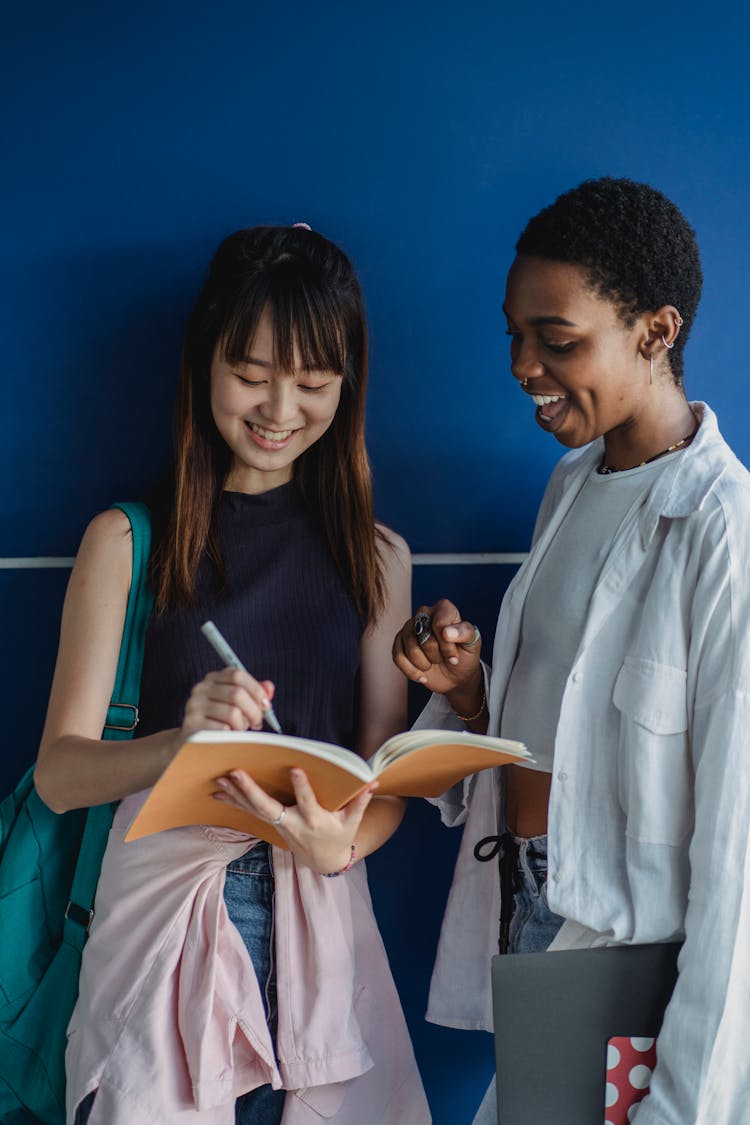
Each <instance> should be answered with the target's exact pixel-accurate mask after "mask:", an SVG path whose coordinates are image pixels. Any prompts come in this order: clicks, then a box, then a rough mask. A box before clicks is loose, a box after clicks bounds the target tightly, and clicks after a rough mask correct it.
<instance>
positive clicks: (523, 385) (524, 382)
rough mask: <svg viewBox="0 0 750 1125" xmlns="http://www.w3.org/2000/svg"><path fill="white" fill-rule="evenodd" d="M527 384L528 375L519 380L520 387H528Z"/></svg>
mask: <svg viewBox="0 0 750 1125" xmlns="http://www.w3.org/2000/svg"><path fill="white" fill-rule="evenodd" d="M528 385H529V378H528V376H526V378H525V379H522V380H521V386H522V387H528Z"/></svg>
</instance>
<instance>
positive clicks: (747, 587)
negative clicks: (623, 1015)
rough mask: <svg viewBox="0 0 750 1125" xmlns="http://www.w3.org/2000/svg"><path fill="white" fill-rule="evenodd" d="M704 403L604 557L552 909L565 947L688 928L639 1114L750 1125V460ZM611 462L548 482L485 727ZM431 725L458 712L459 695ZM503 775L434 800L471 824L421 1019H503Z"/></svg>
mask: <svg viewBox="0 0 750 1125" xmlns="http://www.w3.org/2000/svg"><path fill="white" fill-rule="evenodd" d="M693 408H694V409H695V411H696V413H697V414H698V415H699V416H701V417H702V423H701V426H700V429H699V431H698V433H697V435H696V437H695V439H694V441H693V443H692V444H691V446H690V447H689V448H688V449H686V450H685V451H683V452H681V453H678V454H675V455H674V456H673V457H671V458H670V464H669V465H668V466H667V467H665V470H664V472H663V473H661V474H660V475H659V476H658V478H657V479H656V481H655V482H654V484H653V486H652V487H651V489H650V490H649V491H648V493H647V494H646V496H645V497H644V500H643V503H642V504H641V505H640V506H639V507H637V508H636V509H635V510H632V511H631V512H630V513H629V514H628V515H627V516H626V517H625V519H624V521H623V523H622V525H621V526H620V528H619V530H618V531H617V533H616V535H615V536H614V538H613V540H612V544H611V549H610V551H609V553H608V556H607V558H606V560H605V562H604V565H603V567H602V569H601V573H600V575H599V579H598V581H597V583H596V586H595V589H594V593H593V596H592V599H591V603H590V607H589V612H588V616H587V619H586V621H585V623H584V627H583V633H582V637H581V642H580V645H579V648H578V652H577V654H576V657H575V659H574V662H573V666H572V668H571V672H570V675H569V677H568V680H567V683H566V685H565V689H564V692H563V697H562V703H561V707H560V716H559V722H558V726H557V734H556V739H555V751H554V771H553V779H552V791H551V797H550V807H549V885H548V895H549V904H550V907H551V909H552V910H554V911H555V912H557V913H559V914H561V915H563V916H564V917H565V918H566V919H567V920H568V921H566V924H565V925H564V926H563V929H562V930H561V931H560V934H559V935H558V938H557V939H556V941H555V943H554V947H555V948H562V947H566V946H570V945H575V944H607V943H612V942H627V943H631V942H649V941H668V940H673V939H680V938H683V937H684V939H685V942H684V946H683V949H682V953H681V955H680V962H679V970H680V971H679V978H678V981H677V985H676V988H675V992H674V995H673V997H672V1000H671V1002H670V1004H669V1006H668V1009H667V1013H666V1016H665V1020H664V1025H663V1027H662V1031H661V1034H660V1036H659V1039H658V1043H657V1052H658V1064H657V1067H656V1070H655V1071H654V1075H653V1078H652V1083H651V1088H650V1093H649V1095H648V1097H647V1098H646V1099H645V1100H644V1101H643V1102H641V1104H640V1106H639V1107H638V1110H637V1112H636V1114H635V1116H634V1118H633V1120H634V1121H635V1122H637V1125H692V1123H695V1125H742V1123H743V1122H745V1121H750V880H749V873H750V856H749V854H748V853H749V851H750V474H748V472H747V470H746V469H745V468H744V467H743V466H742V465H741V464H740V463H739V461H738V460H737V459H736V458H735V456H734V455H733V454H732V452H731V450H730V449H729V447H728V446H727V445H726V443H725V442H724V440H723V438H722V437H721V435H720V433H719V430H718V426H717V423H716V418H715V416H714V414H713V413H712V411H711V410H710V409H709V408H708V407H706V406H704V404H702V403H694V404H693ZM601 456H602V444H601V441H598V442H595V443H593V444H592V445H591V446H589V447H586V448H585V449H583V450H576V451H574V452H572V453H569V454H567V455H566V456H565V457H563V459H562V461H561V462H560V464H559V465H558V466H557V468H556V469H555V471H554V473H553V475H552V478H551V480H550V483H549V485H548V487H547V491H546V493H545V496H544V499H543V501H542V506H541V509H540V513H539V518H538V521H537V527H536V531H535V535H534V543H533V546H532V550H531V553H530V555H529V558H528V560H527V561H526V563H525V564H524V565H523V566H522V567H521V569H520V570H519V572H518V574H517V575H516V577H515V579H514V581H513V583H512V585H511V586H510V588H509V590H508V592H507V594H506V597H505V599H504V601H503V605H502V608H501V611H500V618H499V621H498V627H497V634H496V640H495V651H494V656H493V670H492V675H491V681H490V691H489V708H490V725H489V733H490V734H494V733H497V731H498V728H499V718H500V716H501V715H502V709H503V702H504V697H505V691H506V688H507V684H508V679H509V676H510V672H511V669H512V667H513V662H514V660H515V654H516V650H517V646H518V642H519V633H520V624H521V617H522V610H523V604H524V599H525V598H526V595H527V592H528V590H529V585H530V583H531V580H532V578H533V576H534V573H535V570H536V568H537V566H538V565H539V561H540V559H541V557H542V556H543V554H544V551H545V550H546V547H547V545H548V544H549V542H550V541H551V539H552V537H553V536H554V535H555V533H556V532H557V530H558V528H559V527H560V524H561V523H562V520H563V519H564V518H565V515H566V513H567V512H568V510H569V509H570V506H571V504H572V503H573V500H574V499H575V497H576V495H577V494H578V492H579V490H580V488H581V487H582V486H583V483H584V482H585V480H586V478H587V476H588V474H589V473H590V472H591V470H592V467H593V466H594V465H595V464H596V463H597V462H598V461H599V460H600V459H601ZM550 628H554V622H551V623H550ZM419 725H420V726H446V725H453V724H452V723H451V721H450V719H449V718H448V717H447V708H446V706H445V701H444V700H442V699H439V698H437V697H435V698H434V699H433V700H432V701H431V702H430V704H428V707H427V709H426V710H425V712H424V713H423V715H422V716H421V717H420V721H419ZM513 734H514V737H517V738H521V739H522V738H523V731H522V730H520V731H516V732H513ZM500 775H501V771H484V772H483V773H480V774H477V775H475V776H474V777H472V778H470V779H468V781H466V782H464V784H463V786H457V787H455V788H454V789H453V790H450V791H449V793H447V794H445V795H444V797H443V798H441V799H440V802H439V804H440V807H441V813H442V816H443V819H444V821H445V822H446V823H448V824H460V823H464V824H465V828H464V836H463V840H462V842H461V848H460V852H459V856H458V860H457V864H456V872H455V876H454V881H453V886H452V888H451V892H450V896H449V900H448V905H447V908H446V913H445V918H444V921H443V929H442V932H441V937H440V943H439V947H438V953H437V959H436V964H435V969H434V973H433V980H432V987H431V992H430V1002H429V1009H428V1014H427V1018H428V1019H431V1020H433V1021H434V1022H437V1023H444V1024H447V1025H449V1026H454V1027H467V1028H484V1029H487V1030H490V1029H491V1028H492V1010H491V1009H492V1005H491V994H490V987H489V985H490V959H491V957H492V956H493V955H494V954H495V953H496V952H497V936H498V918H499V912H500V901H499V900H500V888H499V880H498V874H497V866H496V864H492V863H478V862H477V861H476V860H475V859H474V857H473V849H474V845H475V844H476V842H477V841H478V840H479V839H481V838H482V837H483V836H486V835H489V834H491V833H495V832H497V831H498V826H499V825H500V824H501V823H502V815H501V808H502V800H501V784H502V782H501V776H500ZM508 1020H509V1025H510V1026H511V1027H512V1020H513V1013H512V1012H509V1013H508ZM530 1049H533V1048H532V1047H531V1046H530Z"/></svg>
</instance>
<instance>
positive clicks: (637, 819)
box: [613, 657, 693, 846]
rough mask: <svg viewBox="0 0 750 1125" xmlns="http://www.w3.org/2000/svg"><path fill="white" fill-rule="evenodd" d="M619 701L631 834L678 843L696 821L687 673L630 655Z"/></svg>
mask: <svg viewBox="0 0 750 1125" xmlns="http://www.w3.org/2000/svg"><path fill="white" fill-rule="evenodd" d="M613 701H614V704H615V707H616V708H617V710H618V711H619V712H620V737H619V745H618V783H619V796H620V804H621V806H622V808H623V811H624V812H625V815H626V817H627V828H626V832H627V835H628V836H630V837H631V838H632V839H634V840H637V841H639V842H640V843H647V844H670V845H673V846H674V845H677V844H679V843H681V841H682V840H684V838H685V836H686V835H687V833H688V832H689V831H690V828H691V827H692V823H693V796H692V794H693V778H692V765H691V760H690V748H689V741H688V709H687V677H686V673H685V672H684V671H683V669H681V668H674V667H672V666H671V665H668V664H657V663H655V662H654V661H651V660H641V659H637V658H635V657H628V658H627V659H626V660H625V662H624V664H623V666H622V668H621V669H620V671H619V673H618V676H617V680H616V681H615V689H614V695H613Z"/></svg>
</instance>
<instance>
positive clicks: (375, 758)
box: [125, 730, 530, 847]
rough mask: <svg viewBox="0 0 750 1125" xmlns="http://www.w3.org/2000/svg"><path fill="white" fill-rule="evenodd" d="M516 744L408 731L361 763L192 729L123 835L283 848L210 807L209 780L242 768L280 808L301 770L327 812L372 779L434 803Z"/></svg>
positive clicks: (275, 838)
mask: <svg viewBox="0 0 750 1125" xmlns="http://www.w3.org/2000/svg"><path fill="white" fill-rule="evenodd" d="M529 760H530V755H529V753H528V751H527V750H526V747H525V746H524V745H523V743H521V742H512V741H511V740H510V739H507V738H489V737H487V735H481V734H472V733H471V732H470V731H450V730H411V731H406V732H405V733H404V734H396V735H394V736H393V737H392V738H389V739H388V740H387V741H386V742H384V743H383V745H382V746H381V747H380V749H379V750H376V751H375V753H374V754H373V755H372V757H371V758H370V759H369V761H364V759H362V758H360V757H359V755H358V754H355V753H354V752H353V751H351V750H345V749H344V748H343V747H341V746H334V745H332V744H331V743H328V742H315V741H313V740H312V739H309V738H294V737H292V736H290V735H284V734H269V733H266V732H265V731H257V732H256V731H246V732H244V733H240V732H237V731H200V732H199V733H198V734H194V735H192V737H191V738H189V739H188V740H187V741H186V742H185V743H184V744H183V745H182V746H181V747H180V749H179V750H178V752H177V754H176V755H175V757H174V758H173V759H172V761H171V762H170V764H169V765H168V766H167V768H166V770H165V771H164V773H163V774H162V775H161V777H160V778H159V780H158V781H157V783H156V785H155V786H154V788H153V789H152V790H151V792H150V794H149V795H148V797H147V798H146V801H145V803H144V804H143V806H142V808H141V810H140V812H139V813H138V815H137V816H136V817H135V818H134V820H133V823H132V824H131V825H130V828H129V829H128V832H127V835H126V836H125V839H126V840H138V839H140V837H141V836H149V835H150V834H151V833H152V832H161V831H162V830H163V829H164V828H178V827H181V826H185V825H189V824H212V825H220V826H223V827H226V828H236V829H238V830H239V831H241V832H248V833H251V834H252V835H255V836H258V837H260V838H261V839H262V840H268V841H269V842H270V843H272V844H277V845H279V846H281V847H284V846H285V845H284V843H283V841H282V838H281V836H280V835H279V833H278V832H276V830H275V829H274V828H273V826H272V825H270V824H268V823H267V822H266V821H262V820H260V819H258V818H257V817H254V816H252V814H251V813H248V812H244V811H243V810H241V809H237V808H234V807H233V806H231V805H227V804H224V803H223V802H221V801H215V800H214V799H213V797H212V794H213V793H216V792H218V786H217V785H216V778H217V777H221V776H222V775H223V774H226V773H227V772H228V771H229V770H232V769H242V770H245V771H246V773H248V774H249V775H250V776H251V777H252V778H253V780H254V781H256V782H257V783H258V785H260V786H261V788H263V789H265V790H266V792H267V793H270V794H271V795H272V796H274V797H276V798H278V800H280V801H281V802H282V803H283V804H287V805H288V804H292V803H293V802H294V791H293V789H292V784H291V781H290V778H289V769H290V767H292V766H301V767H302V769H304V770H305V772H306V773H307V776H308V778H309V780H310V784H311V785H312V787H313V789H314V790H315V795H316V797H317V799H318V801H319V802H320V804H321V805H323V806H324V807H325V808H327V809H339V808H341V806H342V805H345V804H346V803H347V801H350V800H351V799H352V797H355V796H356V795H357V793H360V792H361V791H362V789H364V788H365V786H366V785H368V784H369V783H370V782H371V781H373V780H374V779H375V778H377V779H378V781H379V782H380V786H379V788H378V790H377V792H378V793H379V794H390V795H392V796H399V797H439V796H440V794H441V793H444V792H445V790H446V789H449V788H450V787H451V785H454V784H455V783H456V782H457V781H460V780H461V779H462V778H464V777H468V775H469V774H472V773H476V772H477V771H478V770H483V769H487V768H488V767H489V766H503V765H507V764H509V763H511V762H524V761H529Z"/></svg>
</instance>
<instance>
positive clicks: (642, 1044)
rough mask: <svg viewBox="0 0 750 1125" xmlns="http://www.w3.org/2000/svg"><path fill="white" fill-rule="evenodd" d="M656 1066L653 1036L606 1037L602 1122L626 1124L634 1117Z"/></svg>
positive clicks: (607, 1124)
mask: <svg viewBox="0 0 750 1125" xmlns="http://www.w3.org/2000/svg"><path fill="white" fill-rule="evenodd" d="M655 1066H656V1044H655V1042H654V1040H653V1039H634V1038H629V1037H626V1036H619V1037H615V1038H614V1039H610V1040H609V1043H608V1044H607V1084H606V1087H605V1091H604V1105H605V1117H604V1125H629V1123H630V1122H631V1121H633V1120H634V1118H635V1111H636V1109H637V1106H638V1103H639V1102H640V1101H641V1100H642V1099H643V1098H645V1096H646V1094H647V1093H648V1088H649V1084H650V1082H651V1071H652V1070H653V1069H654V1067H655Z"/></svg>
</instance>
